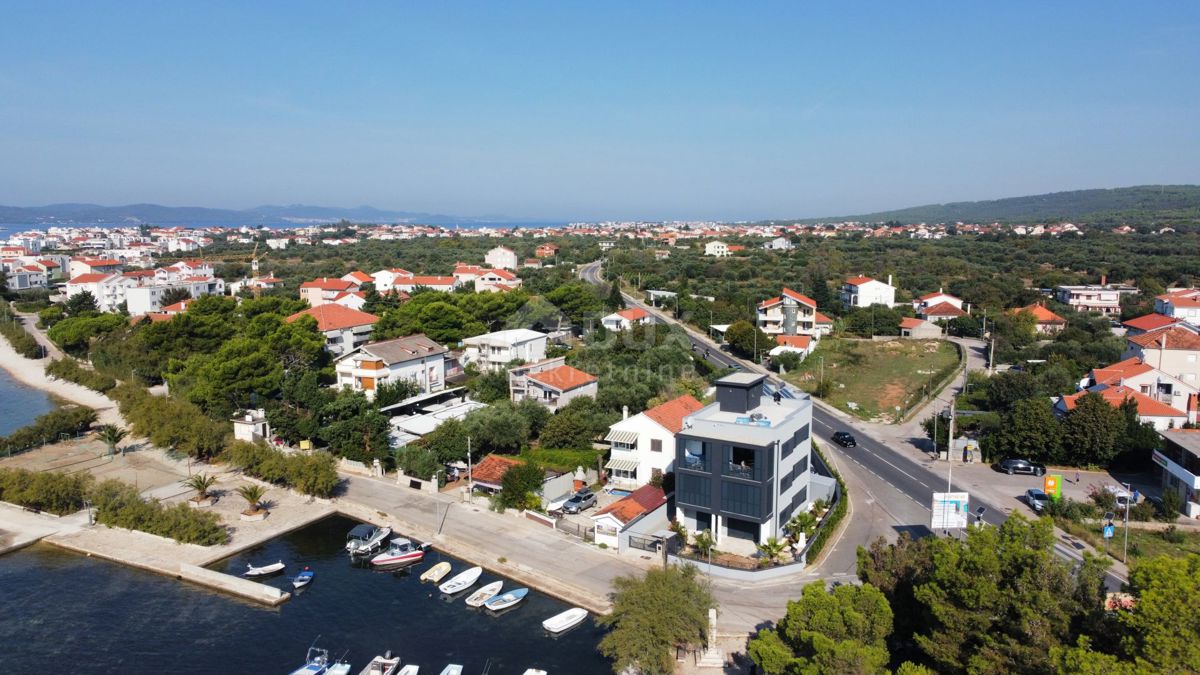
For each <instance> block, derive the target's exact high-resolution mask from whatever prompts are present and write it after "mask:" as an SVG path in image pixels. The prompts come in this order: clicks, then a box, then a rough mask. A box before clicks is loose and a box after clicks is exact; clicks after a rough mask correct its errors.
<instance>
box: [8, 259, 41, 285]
mask: <svg viewBox="0 0 1200 675" xmlns="http://www.w3.org/2000/svg"><path fill="white" fill-rule="evenodd" d="M4 276H5V279H6V280H7V284H8V286H7V288H8V290H10V291H28V290H32V289H35V288H46V284H47V279H46V271H45V270H44V269H42V268H41V267H38V266H36V265H22V264H20V263H18V264H15V265H12V266H5V269H4Z"/></svg>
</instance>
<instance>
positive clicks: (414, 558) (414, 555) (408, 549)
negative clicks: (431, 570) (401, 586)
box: [371, 537, 426, 567]
mask: <svg viewBox="0 0 1200 675" xmlns="http://www.w3.org/2000/svg"><path fill="white" fill-rule="evenodd" d="M425 548H426V547H425V545H424V544H420V545H417V544H414V543H412V541H410V540H408V539H405V538H404V537H395V538H393V539H392V541H391V543H389V544H388V547H387V550H386V551H384V552H383V553H380V554H378V555H376V556H375V557H373V558H371V565H372V566H373V567H388V566H392V565H408V564H411V563H415V562H420V561H421V559H422V558H424V557H425Z"/></svg>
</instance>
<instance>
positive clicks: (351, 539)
mask: <svg viewBox="0 0 1200 675" xmlns="http://www.w3.org/2000/svg"><path fill="white" fill-rule="evenodd" d="M391 534H392V528H390V527H375V526H374V525H370V524H368V523H362V524H360V525H355V526H354V527H353V528H351V530H350V532H348V533H347V534H346V551H347V552H348V553H349V554H350V555H366V554H368V553H374V552H376V551H378V550H379V549H380V548H382V547H383V542H385V541H387V538H388V537H389V536H390V535H391Z"/></svg>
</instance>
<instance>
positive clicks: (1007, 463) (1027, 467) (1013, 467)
mask: <svg viewBox="0 0 1200 675" xmlns="http://www.w3.org/2000/svg"><path fill="white" fill-rule="evenodd" d="M997 467H998V468H999V469H1000V470H1001V471H1003V472H1004V473H1006V474H1008V475H1010V476H1011V475H1013V474H1014V473H1027V474H1030V475H1033V476H1041V475H1043V474H1045V473H1046V467H1044V466H1042V465H1041V464H1035V463H1033V462H1031V461H1029V460H1027V459H1021V458H1019V457H1009V458H1008V459H1003V460H1000V463H999V464H998V465H997Z"/></svg>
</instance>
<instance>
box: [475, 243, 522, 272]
mask: <svg viewBox="0 0 1200 675" xmlns="http://www.w3.org/2000/svg"><path fill="white" fill-rule="evenodd" d="M483 261H484V262H485V263H487V264H488V266H489V267H493V268H496V269H502V270H515V269H517V264H518V263H519V262H520V259H519V258H517V252H516V251H514V250H512V249H511V248H509V247H507V246H497V247H496V248H494V249H492V250H490V251H488V252H487V255H485V256H484V257H483Z"/></svg>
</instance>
